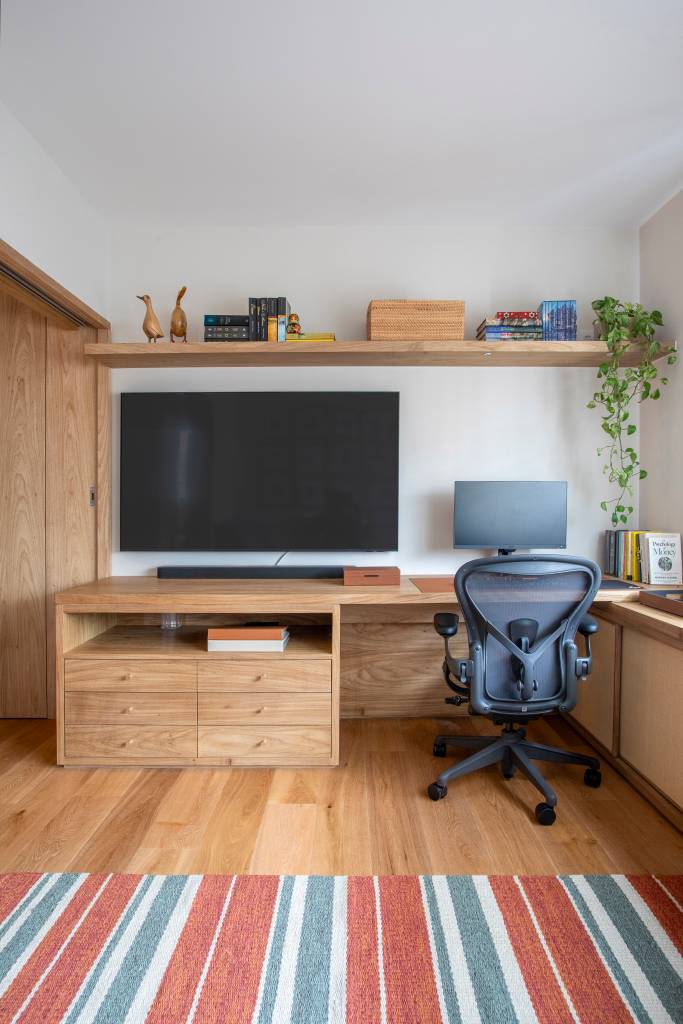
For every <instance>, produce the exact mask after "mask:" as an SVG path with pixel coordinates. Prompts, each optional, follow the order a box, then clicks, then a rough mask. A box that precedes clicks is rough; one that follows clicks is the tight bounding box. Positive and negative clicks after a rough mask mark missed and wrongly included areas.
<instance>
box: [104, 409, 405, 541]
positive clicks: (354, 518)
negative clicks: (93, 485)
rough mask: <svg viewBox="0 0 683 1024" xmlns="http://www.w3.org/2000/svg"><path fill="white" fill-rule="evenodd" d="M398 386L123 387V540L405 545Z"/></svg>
mask: <svg viewBox="0 0 683 1024" xmlns="http://www.w3.org/2000/svg"><path fill="white" fill-rule="evenodd" d="M398 399H399V396H398V394H397V393H395V392H367V391H364V392H308V391H307V392H291V391H290V392H259V393H247V392H228V393H226V392H220V393H218V392H216V393H214V392H208V393H207V392H173V393H158V394H122V395H121V516H120V541H121V544H120V546H121V550H122V551H361V550H365V551H395V550H396V549H397V548H398Z"/></svg>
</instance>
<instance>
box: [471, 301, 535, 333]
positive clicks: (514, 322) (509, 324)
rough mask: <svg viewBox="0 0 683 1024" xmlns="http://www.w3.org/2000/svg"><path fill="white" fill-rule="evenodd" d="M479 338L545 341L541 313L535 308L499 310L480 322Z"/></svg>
mask: <svg viewBox="0 0 683 1024" xmlns="http://www.w3.org/2000/svg"><path fill="white" fill-rule="evenodd" d="M477 340H478V341H543V324H542V321H541V315H540V313H539V312H538V311H537V310H535V309H522V310H516V311H515V310H499V311H498V312H497V313H496V315H495V317H491V318H490V319H489V318H487V319H486V320H482V322H481V323H480V324H479V327H478V328H477Z"/></svg>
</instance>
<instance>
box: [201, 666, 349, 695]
mask: <svg viewBox="0 0 683 1024" xmlns="http://www.w3.org/2000/svg"><path fill="white" fill-rule="evenodd" d="M197 679H198V686H199V689H200V690H208V691H215V690H238V691H240V690H241V691H245V692H251V691H252V690H255V691H257V692H258V693H297V692H298V693H329V692H330V689H331V686H332V663H331V662H330V661H288V662H286V661H275V660H272V661H228V660H225V661H224V660H222V659H221V660H220V661H205V662H200V664H199V667H198V677H197Z"/></svg>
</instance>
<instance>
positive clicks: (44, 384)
mask: <svg viewBox="0 0 683 1024" xmlns="http://www.w3.org/2000/svg"><path fill="white" fill-rule="evenodd" d="M100 334H104V335H105V336H106V337H108V323H107V321H106V320H103V319H102V318H101V317H99V316H98V315H97V314H96V313H94V311H92V310H89V309H88V307H87V306H85V305H84V304H83V303H81V302H80V301H79V300H78V299H76V298H75V296H72V295H70V293H68V292H66V291H65V290H64V289H61V288H60V286H59V285H57V284H56V282H54V281H52V280H51V279H50V278H48V277H47V276H46V275H44V274H42V273H41V272H40V271H38V270H37V269H36V268H35V267H32V265H31V264H30V263H28V261H26V260H24V259H23V258H22V257H21V256H20V255H19V254H18V253H16V252H14V250H12V249H11V248H10V247H9V246H7V245H5V244H4V243H2V242H0V552H1V553H2V557H1V558H0V717H1V718H43V717H46V716H48V717H50V716H53V715H54V666H55V656H54V648H55V637H54V610H53V595H54V593H55V591H57V590H60V589H61V588H63V587H65V586H71V585H72V584H75V583H80V582H84V581H86V580H92V579H94V578H95V577H96V576H97V572H98V565H97V515H98V510H97V507H96V505H97V493H96V485H97V475H98V465H97V413H98V406H97V403H98V392H97V384H98V379H100V378H101V376H102V374H106V373H107V372H108V371H106V370H105V369H103V368H101V367H99V368H98V367H97V366H95V364H94V363H93V361H92V360H90V359H86V358H85V356H84V347H85V345H88V344H92V343H94V342H96V341H97V340H98V336H99V335H100ZM106 401H107V402H108V401H109V398H108V395H107V397H106ZM101 568H102V569H104V568H105V567H104V566H102V567H101ZM106 569H107V571H108V566H107V567H106Z"/></svg>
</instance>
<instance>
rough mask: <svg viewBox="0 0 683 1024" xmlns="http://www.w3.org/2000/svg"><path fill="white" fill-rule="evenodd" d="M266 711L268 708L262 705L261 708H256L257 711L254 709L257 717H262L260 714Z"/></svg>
mask: <svg viewBox="0 0 683 1024" xmlns="http://www.w3.org/2000/svg"><path fill="white" fill-rule="evenodd" d="M267 710H268V708H267V707H266V705H265V704H264V705H263V707H262V708H257V709H256V714H257V715H262V714H263V712H264V711H267Z"/></svg>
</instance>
